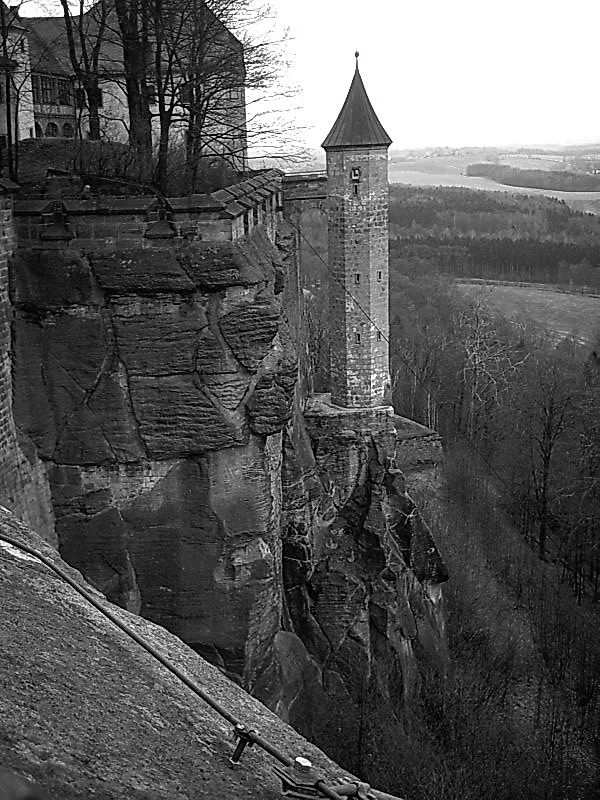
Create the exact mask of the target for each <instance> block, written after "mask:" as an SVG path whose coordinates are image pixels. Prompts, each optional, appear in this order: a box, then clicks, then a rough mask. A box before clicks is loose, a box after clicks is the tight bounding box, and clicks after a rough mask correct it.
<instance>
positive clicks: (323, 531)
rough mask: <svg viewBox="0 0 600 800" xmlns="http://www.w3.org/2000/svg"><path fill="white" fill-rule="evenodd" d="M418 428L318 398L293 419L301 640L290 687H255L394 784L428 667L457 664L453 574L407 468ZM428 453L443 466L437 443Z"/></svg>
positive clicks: (288, 496) (289, 640)
mask: <svg viewBox="0 0 600 800" xmlns="http://www.w3.org/2000/svg"><path fill="white" fill-rule="evenodd" d="M405 422H406V421H403V420H401V419H399V418H397V417H395V416H394V415H393V412H392V409H387V408H381V409H370V410H354V411H347V410H342V409H339V408H336V407H334V406H331V405H330V404H329V402H328V399H327V397H314V398H312V399H311V400H310V401H309V403H308V404H307V408H306V410H305V413H304V415H303V416H302V415H297V416H296V417H295V418H294V420H293V422H292V423H290V424H289V425H288V427H287V429H286V432H285V435H284V469H283V482H284V486H283V489H284V491H283V497H284V515H283V575H284V581H285V601H286V611H287V613H288V614H289V627H290V629H291V631H293V633H294V636H291V635H290V634H280V635H279V637H278V639H277V640H276V642H275V647H274V653H275V659H276V666H275V667H274V670H275V671H276V672H277V671H278V674H279V680H271V682H270V686H265V685H264V684H263V685H260V686H257V687H256V689H255V690H256V691H257V692H258V693H259V696H260V695H261V694H263V695H264V696H265V697H266V698H267V699H268V701H269V702H270V704H271V705H272V706H273V707H275V708H277V710H278V713H279V714H280V715H281V716H283V718H284V719H288V720H289V721H290V722H291V723H292V725H294V727H296V728H297V729H298V730H300V731H301V732H303V733H304V734H305V735H306V736H307V737H308V738H309V739H311V740H312V741H316V742H317V743H321V744H322V745H323V746H326V747H327V750H328V752H330V753H332V754H334V757H335V758H337V759H338V760H339V761H340V763H342V764H344V766H346V767H347V768H349V769H352V768H353V769H356V770H357V771H359V772H360V773H361V774H362V775H364V776H365V777H366V778H367V779H368V780H375V779H376V778H377V777H379V779H383V780H384V782H390V781H392V782H393V780H394V778H393V777H392V773H393V770H390V764H396V765H399V764H400V762H401V758H400V755H399V753H400V752H401V749H402V741H403V739H404V738H405V737H406V735H407V733H406V727H405V723H406V719H407V717H408V716H409V715H410V714H411V713H412V706H413V704H414V703H415V702H416V699H417V696H418V692H419V683H420V675H421V673H422V672H423V671H427V670H431V669H433V670H435V671H436V672H437V673H438V675H440V676H443V674H444V672H445V670H446V668H447V652H446V642H445V636H444V621H443V613H442V606H441V592H440V584H441V583H442V582H443V581H445V580H447V577H448V576H447V571H446V568H445V566H444V563H443V561H442V559H441V557H440V554H439V552H438V550H437V547H436V545H435V542H434V541H433V539H432V536H431V533H430V531H429V529H428V528H427V526H426V524H425V523H424V521H423V520H422V518H421V517H420V515H419V512H418V510H417V508H416V506H415V504H414V502H413V501H412V500H411V498H410V496H409V494H408V493H407V491H406V485H405V478H404V475H403V473H402V472H401V471H400V470H399V469H398V468H397V467H396V466H395V460H394V459H395V454H396V452H397V450H398V449H401V437H400V436H399V435H398V430H399V431H400V432H401V433H403V432H404V433H405V432H406V431H405ZM397 428H398V430H397ZM412 434H413V435H416V432H415V431H414V430H413V431H412ZM422 436H423V437H425V438H426V437H428V436H431V432H430V431H426V429H423V431H422ZM425 449H426V448H425V447H424V446H422V449H421V451H420V452H421V456H424V454H425ZM428 451H429V460H430V461H435V460H436V455H435V454H436V452H438V448H437V447H435V446H434V447H432V446H430V447H429V448H428ZM430 466H431V464H430ZM273 687H275V691H274V692H273V691H272V689H273ZM280 687H284V689H283V691H280ZM269 689H271V693H270V692H269ZM278 690H279V693H278ZM332 721H333V723H332ZM332 724H333V727H334V729H335V730H336V731H337V735H336V737H335V738H334V739H333V740H332V739H331V726H332ZM400 772H401V770H400ZM395 778H396V780H397V779H398V776H397V775H396V776H395ZM388 785H389V783H388Z"/></svg>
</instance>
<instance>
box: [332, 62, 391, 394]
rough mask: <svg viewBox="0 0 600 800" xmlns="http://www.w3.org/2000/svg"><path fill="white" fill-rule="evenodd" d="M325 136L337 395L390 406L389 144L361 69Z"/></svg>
mask: <svg viewBox="0 0 600 800" xmlns="http://www.w3.org/2000/svg"><path fill="white" fill-rule="evenodd" d="M356 56H357V62H356V71H355V73H354V78H353V79H352V83H351V85H350V90H349V92H348V96H347V97H346V100H345V102H344V105H343V106H342V110H341V111H340V113H339V115H338V118H337V119H336V121H335V123H334V125H333V127H332V129H331V130H330V132H329V134H328V135H327V137H326V139H325V141H324V142H323V145H322V146H323V148H324V149H325V152H326V154H327V207H328V212H327V213H328V241H329V266H330V269H331V279H330V295H329V297H330V312H331V317H330V319H331V330H330V335H331V401H332V403H334V404H335V405H338V406H344V407H347V408H360V407H374V406H382V405H389V398H390V395H391V384H390V369H389V345H388V341H389V309H388V304H389V273H388V154H387V151H388V148H389V146H390V144H391V143H392V140H391V139H390V137H389V136H388V135H387V133H386V132H385V130H384V128H383V126H382V124H381V122H380V121H379V119H378V118H377V115H376V114H375V111H374V110H373V106H372V105H371V103H370V101H369V98H368V96H367V93H366V91H365V87H364V84H363V82H362V78H361V76H360V73H359V71H358V53H357V54H356Z"/></svg>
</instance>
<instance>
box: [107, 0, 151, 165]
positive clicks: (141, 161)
mask: <svg viewBox="0 0 600 800" xmlns="http://www.w3.org/2000/svg"><path fill="white" fill-rule="evenodd" d="M115 11H116V13H117V18H118V20H119V27H120V30H121V40H122V45H123V69H124V72H125V86H126V90H127V104H128V107H129V144H130V145H131V147H132V149H133V150H134V152H135V154H136V157H137V160H138V168H139V171H140V175H141V177H142V179H147V178H148V177H149V175H150V174H151V172H150V170H151V166H152V118H151V116H150V106H149V103H148V90H147V86H146V52H147V45H148V43H147V36H146V34H145V33H144V31H145V29H146V25H145V21H144V10H143V9H142V8H141V7H140V4H139V3H137V2H127V0H115Z"/></svg>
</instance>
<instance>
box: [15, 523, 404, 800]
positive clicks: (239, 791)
mask: <svg viewBox="0 0 600 800" xmlns="http://www.w3.org/2000/svg"><path fill="white" fill-rule="evenodd" d="M2 533H4V534H5V535H8V536H11V537H13V538H16V539H18V540H19V541H22V542H23V543H25V544H28V545H29V546H31V547H34V548H36V549H37V550H39V552H42V553H44V554H45V555H46V556H48V557H50V558H52V559H53V560H55V561H56V563H57V564H60V566H61V567H62V568H63V569H65V570H67V572H68V573H69V574H70V575H72V576H73V577H74V578H75V579H76V580H78V581H79V582H81V583H82V584H83V585H86V587H87V588H89V586H87V584H84V581H83V579H82V578H81V576H80V575H79V573H78V572H76V571H75V570H73V569H72V568H70V567H68V566H67V565H66V564H65V563H64V562H63V561H62V560H61V559H60V558H59V556H58V554H57V553H56V552H55V551H54V550H53V549H52V548H51V547H50V546H49V545H47V544H46V543H45V542H43V541H42V540H41V539H40V538H39V537H38V536H37V535H36V534H34V533H32V532H31V531H30V530H29V529H28V528H26V527H25V526H24V525H23V524H21V523H20V522H18V521H17V520H16V519H15V518H14V517H13V516H12V515H11V514H9V513H8V512H6V511H5V510H1V511H0V534H2ZM92 591H93V590H92ZM98 597H101V595H99V594H98ZM0 598H1V602H0V642H1V646H0V707H1V708H2V724H1V725H0V764H1V765H2V766H3V767H6V768H8V769H11V770H14V771H15V772H17V773H19V774H20V775H23V776H25V777H26V778H29V779H34V780H35V781H37V782H38V783H39V785H40V786H41V787H42V788H43V789H44V790H45V791H46V792H47V794H48V796H49V797H50V798H58V797H60V798H62V800H69V798H88V797H90V798H97V800H109V799H111V800H112V798H114V799H115V800H117V798H118V799H119V800H122V798H125V797H127V798H132V799H135V800H138V799H139V800H141V798H151V799H152V800H159V798H165V800H166V799H167V798H169V800H175V799H176V798H190V799H191V798H198V797H214V798H216V799H218V798H232V799H233V798H253V797H255V798H261V800H266V799H268V798H278V797H281V785H280V783H279V782H278V780H277V779H276V777H275V775H274V774H273V771H272V767H273V765H274V763H275V762H274V761H273V760H272V759H271V758H270V756H268V755H267V754H266V753H263V752H262V751H261V750H259V749H258V748H256V747H254V748H247V749H246V752H245V754H244V756H243V762H242V764H241V765H239V766H237V767H233V766H232V765H231V764H230V763H229V760H228V759H229V757H230V755H231V753H232V751H233V742H232V735H231V726H230V725H228V724H227V723H226V722H225V720H223V719H221V718H220V717H219V716H218V715H217V714H216V713H215V712H214V711H213V710H212V709H210V708H209V707H208V706H206V705H205V704H204V703H203V702H202V701H201V700H200V699H199V698H196V697H195V696H193V695H192V694H191V693H190V692H189V690H187V689H186V687H185V686H184V685H183V684H181V683H180V682H179V681H178V680H177V679H176V678H175V677H174V676H172V675H171V674H170V673H168V672H167V671H166V670H165V669H164V668H163V667H162V666H161V665H160V664H159V663H158V662H157V661H155V660H154V659H153V658H152V657H151V656H150V655H148V654H147V653H145V652H144V651H143V650H142V649H141V648H140V647H139V646H138V645H136V644H135V643H134V642H133V641H131V640H130V639H128V638H127V637H126V636H125V634H124V633H122V632H121V631H120V630H119V629H117V628H116V627H115V626H114V625H113V624H112V623H111V622H110V621H109V620H107V619H106V618H105V617H103V616H102V615H101V614H100V613H99V612H98V611H97V610H96V609H94V608H93V607H92V606H90V604H89V603H88V602H87V601H86V600H85V599H84V598H82V597H81V596H79V595H78V594H77V593H76V592H75V591H74V590H73V589H71V588H70V587H69V586H68V585H67V584H66V583H64V582H63V581H62V580H61V579H60V578H59V577H58V576H56V575H55V574H54V573H53V572H51V570H50V569H49V568H48V567H46V566H45V565H43V564H42V563H41V562H39V561H37V560H36V559H34V558H31V557H29V556H26V555H24V554H22V553H20V552H19V551H17V550H16V549H14V548H11V547H10V546H8V545H6V544H5V543H4V542H2V541H1V540H0ZM111 608H112V610H113V611H114V612H115V613H116V614H118V616H119V617H120V618H121V619H123V620H124V621H126V622H127V623H128V624H129V625H130V626H132V627H133V628H134V629H135V630H136V631H137V632H138V633H139V634H140V635H143V636H144V637H145V638H146V639H147V640H148V641H149V642H150V643H151V644H153V645H154V646H156V647H157V648H159V650H160V651H161V652H162V653H163V654H165V655H166V656H167V657H168V658H170V659H171V660H172V661H173V662H174V663H175V664H176V665H177V666H178V667H179V668H180V669H183V670H184V671H185V672H186V673H187V674H188V675H189V676H190V677H191V678H192V679H194V680H195V681H197V682H198V683H199V684H200V685H201V686H202V687H204V688H205V689H206V690H207V691H208V692H209V693H211V694H212V696H213V697H214V698H215V699H217V700H218V701H219V702H221V703H222V704H224V705H225V706H226V707H228V708H229V710H230V711H231V712H232V713H233V714H235V715H236V716H237V717H238V718H239V719H240V720H241V721H242V722H244V723H245V724H247V725H249V726H251V727H254V728H256V729H257V730H258V731H260V733H261V734H262V735H263V736H264V737H266V738H268V739H270V740H271V741H272V742H273V744H275V745H276V746H277V747H278V748H279V749H281V750H283V751H284V752H286V753H288V754H289V755H291V756H296V755H303V756H305V757H307V758H309V759H311V760H312V762H313V763H314V764H315V766H316V767H317V768H318V769H319V771H320V772H322V774H323V775H324V777H326V778H327V779H335V778H336V777H338V778H339V777H342V776H343V775H345V774H347V773H344V772H343V771H342V770H341V768H340V767H338V766H337V765H336V764H334V763H333V762H332V761H331V760H330V759H328V758H327V756H326V755H325V754H324V753H323V752H322V751H320V750H318V749H317V748H316V747H314V746H313V745H311V744H309V743H308V742H307V741H306V740H305V739H303V738H302V737H301V736H299V735H298V734H297V733H296V732H295V731H294V730H293V729H292V728H290V727H289V726H287V725H286V724H284V723H283V722H282V721H281V720H280V719H279V718H278V717H276V716H275V715H274V714H272V713H271V712H270V711H268V710H267V709H266V708H265V706H263V705H262V704H261V703H259V702H258V701H256V700H255V699H253V698H251V697H250V696H249V695H248V694H246V693H245V692H244V691H243V690H242V689H240V688H239V687H238V686H236V685H235V684H233V683H231V682H230V681H229V680H228V679H227V678H225V677H224V676H223V675H222V674H221V673H220V672H219V671H218V670H217V669H216V668H215V667H213V666H211V665H209V664H208V663H207V662H206V661H204V660H203V659H202V658H200V657H199V656H198V655H196V654H195V653H194V652H193V651H192V650H190V649H189V648H188V647H187V646H186V645H185V644H183V642H181V641H180V640H179V639H177V638H176V637H175V636H173V635H171V634H170V633H168V632H167V631H166V630H164V629H163V628H161V627H159V626H157V625H154V624H152V623H150V622H148V621H146V620H144V619H142V618H141V617H137V616H135V615H133V614H129V613H127V612H125V611H123V610H121V609H119V608H117V607H116V606H111ZM374 795H375V796H376V797H377V798H379V799H380V800H383V798H390V795H384V794H381V793H379V792H374Z"/></svg>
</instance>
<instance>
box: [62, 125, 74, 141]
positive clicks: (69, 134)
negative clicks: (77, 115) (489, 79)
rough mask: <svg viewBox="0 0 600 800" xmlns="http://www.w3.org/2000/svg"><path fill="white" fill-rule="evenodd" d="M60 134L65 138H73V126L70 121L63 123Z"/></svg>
mask: <svg viewBox="0 0 600 800" xmlns="http://www.w3.org/2000/svg"><path fill="white" fill-rule="evenodd" d="M62 135H63V136H64V137H65V138H67V139H72V138H73V126H72V125H71V123H70V122H65V124H64V125H63V130H62Z"/></svg>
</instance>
